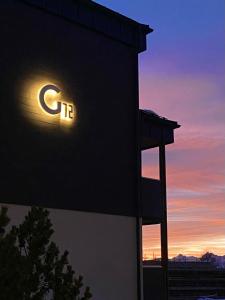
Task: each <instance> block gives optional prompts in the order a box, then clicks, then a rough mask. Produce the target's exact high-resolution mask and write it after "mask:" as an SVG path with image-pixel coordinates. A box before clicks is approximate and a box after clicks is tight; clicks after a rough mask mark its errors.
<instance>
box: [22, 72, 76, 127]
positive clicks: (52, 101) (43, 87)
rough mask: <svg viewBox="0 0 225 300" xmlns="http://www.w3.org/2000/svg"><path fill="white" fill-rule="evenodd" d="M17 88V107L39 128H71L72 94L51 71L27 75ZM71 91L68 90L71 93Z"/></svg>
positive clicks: (74, 116)
mask: <svg viewBox="0 0 225 300" xmlns="http://www.w3.org/2000/svg"><path fill="white" fill-rule="evenodd" d="M23 82H24V84H23V86H22V88H21V96H20V97H21V98H20V99H21V101H20V107H21V110H22V113H23V115H24V116H25V117H26V118H27V119H28V120H30V122H31V123H32V124H34V125H35V126H38V127H40V128H42V129H43V130H48V131H49V130H50V131H51V132H52V130H54V131H55V130H56V131H59V130H60V131H62V132H72V131H71V130H70V129H72V128H74V126H75V124H76V121H77V109H76V106H75V105H74V101H73V100H71V98H72V99H73V97H74V94H73V91H71V89H70V87H69V86H67V85H66V84H64V83H63V81H62V80H58V79H56V78H53V76H52V75H49V76H46V74H43V76H42V75H40V76H39V75H29V76H28V77H27V79H26V80H24V81H23ZM71 92H72V94H71Z"/></svg>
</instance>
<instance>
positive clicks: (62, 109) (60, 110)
mask: <svg viewBox="0 0 225 300" xmlns="http://www.w3.org/2000/svg"><path fill="white" fill-rule="evenodd" d="M60 92H61V90H60V89H59V88H58V87H57V86H56V85H53V84H47V85H45V86H44V87H43V88H42V89H41V91H40V94H39V103H40V105H41V107H42V109H43V110H44V111H45V112H47V113H48V114H50V115H57V114H60V118H62V119H65V120H67V119H68V120H70V119H73V114H74V108H73V105H72V104H70V103H67V102H64V101H57V102H56V108H52V107H49V105H48V104H47V103H46V101H45V95H47V94H50V95H51V96H53V97H54V96H55V95H57V94H59V93H60Z"/></svg>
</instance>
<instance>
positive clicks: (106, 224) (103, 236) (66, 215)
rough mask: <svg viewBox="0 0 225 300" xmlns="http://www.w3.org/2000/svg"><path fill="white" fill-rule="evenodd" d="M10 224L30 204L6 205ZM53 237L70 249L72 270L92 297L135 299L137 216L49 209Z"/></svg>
mask: <svg viewBox="0 0 225 300" xmlns="http://www.w3.org/2000/svg"><path fill="white" fill-rule="evenodd" d="M3 205H4V206H7V207H8V208H9V216H10V218H11V224H12V225H13V224H15V225H16V224H18V223H20V222H21V221H22V220H23V217H24V215H25V214H26V212H27V211H28V209H29V207H25V206H16V205H8V204H7V205H5V204H3ZM50 217H51V220H52V222H53V225H54V230H55V234H54V240H55V242H56V243H57V245H58V246H59V247H60V249H61V251H64V250H68V251H69V260H70V263H71V264H72V266H73V268H74V270H75V271H76V272H78V274H82V275H83V276H84V280H85V285H89V286H90V287H91V291H92V293H93V300H137V268H136V251H137V249H136V220H135V218H132V217H124V216H114V215H106V214H97V213H87V212H78V211H68V210H59V209H50Z"/></svg>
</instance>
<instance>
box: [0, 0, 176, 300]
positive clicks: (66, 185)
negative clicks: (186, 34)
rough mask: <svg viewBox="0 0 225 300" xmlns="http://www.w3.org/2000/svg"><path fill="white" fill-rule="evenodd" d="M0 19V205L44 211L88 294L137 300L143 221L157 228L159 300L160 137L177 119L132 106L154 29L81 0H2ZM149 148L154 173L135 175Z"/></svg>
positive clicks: (168, 139)
mask: <svg viewBox="0 0 225 300" xmlns="http://www.w3.org/2000/svg"><path fill="white" fill-rule="evenodd" d="M0 20H1V29H0V32H1V48H0V68H1V73H0V82H1V84H0V94H1V111H0V114H1V117H0V122H1V150H0V151H1V156H0V165H1V189H0V199H1V200H0V201H1V203H2V204H3V203H4V204H5V203H6V204H7V205H8V206H9V214H10V217H11V219H12V223H14V224H16V223H18V222H20V221H21V220H22V218H23V216H24V214H25V213H26V211H27V210H28V209H29V207H30V206H32V205H37V206H44V207H47V208H49V210H50V212H51V218H52V221H53V224H54V228H55V232H56V233H55V236H54V238H55V240H56V241H57V243H58V244H59V245H60V248H61V249H62V250H64V249H68V250H69V252H70V262H71V264H72V265H73V267H74V269H75V270H77V272H79V273H81V274H83V275H84V278H85V284H87V285H90V287H91V290H92V292H93V295H94V297H93V299H96V300H119V299H121V300H137V299H143V270H142V235H141V232H142V226H144V225H147V224H156V223H158V224H161V228H162V272H161V275H160V276H161V277H160V276H159V277H158V283H159V284H158V285H157V284H156V285H155V287H154V288H155V289H158V291H159V290H160V291H162V292H163V297H164V298H165V297H166V269H167V228H166V181H165V145H166V144H169V143H173V141H174V129H175V128H178V127H179V125H178V124H177V123H176V122H173V121H170V120H167V119H164V118H161V117H159V116H158V115H157V114H155V113H153V112H152V111H145V110H139V102H138V53H140V52H142V51H144V50H145V49H146V35H147V34H148V33H150V32H151V31H152V30H151V29H150V28H149V27H148V26H146V25H142V24H139V23H137V22H135V21H133V20H131V19H129V18H127V17H124V16H122V15H120V14H118V13H116V12H113V11H111V10H109V9H107V8H105V7H103V6H101V5H98V4H96V3H94V2H92V1H88V0H86V1H84V0H83V1H82V0H77V1H71V0H57V1H54V0H46V1H43V0H24V1H22V0H12V1H1V3H0ZM153 147H159V149H160V151H159V152H160V155H159V161H160V180H153V179H148V178H141V151H142V150H146V149H149V148H153ZM153 277H154V278H157V276H155V275H154V274H153ZM161 282H162V283H163V285H161ZM146 284H147V288H148V289H149V288H150V290H151V285H149V283H146V282H144V286H145V287H146ZM160 285H161V287H160ZM153 295H154V292H153V291H152V296H153ZM144 299H145V300H148V299H149V298H148V296H147V294H146V296H145V297H144ZM151 299H153V298H151ZM160 300H163V298H160Z"/></svg>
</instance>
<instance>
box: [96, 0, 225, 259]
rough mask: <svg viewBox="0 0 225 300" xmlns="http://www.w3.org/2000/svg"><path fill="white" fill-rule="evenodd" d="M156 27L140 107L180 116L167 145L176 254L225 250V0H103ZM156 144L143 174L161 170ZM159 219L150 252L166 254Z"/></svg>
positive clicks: (150, 231)
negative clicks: (170, 142)
mask: <svg viewBox="0 0 225 300" xmlns="http://www.w3.org/2000/svg"><path fill="white" fill-rule="evenodd" d="M96 2H98V3H100V4H102V5H105V6H107V7H109V8H111V9H113V10H116V11H118V12H120V13H122V14H124V15H126V16H129V17H130V18H133V19H135V20H137V21H139V22H141V23H145V24H149V25H150V27H152V28H153V29H154V32H153V33H151V34H150V35H149V36H148V49H147V51H146V52H144V53H142V54H141V55H140V60H139V62H140V64H139V75H140V76H139V81H140V82H139V83H140V107H141V108H148V109H152V110H154V111H156V112H157V113H158V114H160V115H162V116H165V117H167V118H169V119H172V120H176V121H178V123H179V124H181V125H182V127H181V128H180V129H178V130H176V132H175V144H173V145H169V146H167V184H168V220H169V256H170V257H172V256H175V255H177V254H179V253H182V254H185V255H196V256H200V255H202V254H203V253H204V252H206V251H212V252H214V253H216V254H221V255H222V254H225V221H224V218H225V196H224V195H225V193H224V184H225V172H224V171H225V155H224V152H225V151H224V150H225V133H224V131H225V90H224V82H225V81H224V80H225V40H224V37H225V1H224V0H170V1H167V0H99V1H96ZM157 166H158V161H157V152H156V151H154V150H150V151H149V150H148V151H145V152H144V153H143V176H146V177H153V178H154V177H156V178H157V177H158V167H157ZM158 227H159V226H157V225H156V226H152V227H150V226H148V227H146V229H145V230H144V235H143V239H144V257H145V258H152V257H153V255H154V256H156V257H158V256H159V228H158Z"/></svg>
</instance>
